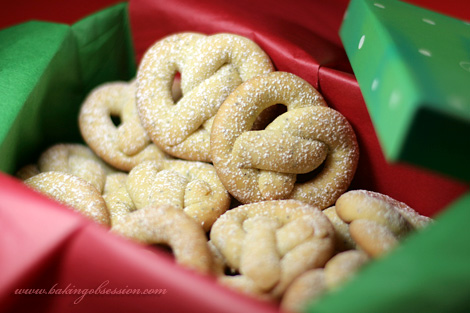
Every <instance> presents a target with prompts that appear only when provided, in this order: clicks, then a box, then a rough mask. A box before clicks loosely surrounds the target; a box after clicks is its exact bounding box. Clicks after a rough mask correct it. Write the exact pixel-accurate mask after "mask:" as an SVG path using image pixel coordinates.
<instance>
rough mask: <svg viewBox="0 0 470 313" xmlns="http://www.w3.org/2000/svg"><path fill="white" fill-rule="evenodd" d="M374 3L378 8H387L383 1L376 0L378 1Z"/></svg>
mask: <svg viewBox="0 0 470 313" xmlns="http://www.w3.org/2000/svg"><path fill="white" fill-rule="evenodd" d="M374 5H375V6H376V7H378V8H381V9H385V6H384V5H383V4H382V3H378V2H376V3H374Z"/></svg>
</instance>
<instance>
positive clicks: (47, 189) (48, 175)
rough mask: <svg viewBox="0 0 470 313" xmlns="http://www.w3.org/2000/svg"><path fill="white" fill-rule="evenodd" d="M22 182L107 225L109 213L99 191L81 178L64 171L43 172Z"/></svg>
mask: <svg viewBox="0 0 470 313" xmlns="http://www.w3.org/2000/svg"><path fill="white" fill-rule="evenodd" d="M24 183H25V184H26V185H27V186H29V187H31V188H33V189H35V190H36V191H38V192H40V193H42V194H44V195H46V196H48V197H49V198H52V199H54V200H56V201H58V202H60V203H62V204H65V205H67V206H68V207H70V208H72V209H74V210H75V211H77V212H80V213H82V214H83V215H85V216H86V217H88V218H90V219H92V220H93V221H95V222H97V223H99V224H102V225H105V226H109V224H110V220H109V213H108V210H107V208H106V203H105V201H104V200H103V197H102V196H101V193H100V192H98V190H97V189H96V188H95V187H93V186H92V185H91V184H90V183H88V182H86V181H85V180H83V179H82V178H79V177H77V176H74V175H70V174H67V173H64V172H55V171H50V172H43V173H40V174H38V175H36V176H33V177H31V178H28V179H27V180H25V181H24Z"/></svg>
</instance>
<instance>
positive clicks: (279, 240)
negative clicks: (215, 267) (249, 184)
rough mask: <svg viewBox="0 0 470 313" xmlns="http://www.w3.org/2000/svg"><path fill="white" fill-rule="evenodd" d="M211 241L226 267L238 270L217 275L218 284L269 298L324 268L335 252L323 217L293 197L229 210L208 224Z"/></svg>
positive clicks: (318, 211) (314, 208) (332, 240)
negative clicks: (229, 274)
mask: <svg viewBox="0 0 470 313" xmlns="http://www.w3.org/2000/svg"><path fill="white" fill-rule="evenodd" d="M210 240H211V242H212V243H213V245H214V246H215V247H216V248H217V250H218V251H219V252H220V254H221V255H222V256H223V258H224V259H225V263H226V265H227V266H228V267H229V268H230V269H232V270H235V271H238V272H239V273H240V276H222V277H221V278H220V281H221V282H222V283H224V284H228V285H230V286H233V287H234V288H237V286H238V288H241V289H242V290H241V291H244V292H251V293H254V294H256V295H258V296H260V295H264V296H267V295H269V297H271V298H277V297H280V296H281V295H282V294H283V292H284V290H285V289H286V288H287V286H288V285H289V284H290V283H291V281H292V280H293V279H294V278H296V277H297V276H298V275H300V274H301V273H303V272H305V271H307V270H309V269H312V268H317V267H321V266H323V265H324V264H325V262H326V261H327V260H328V259H329V258H330V257H331V256H332V254H333V251H334V230H333V226H332V225H331V223H330V222H329V220H328V218H327V217H326V216H325V215H324V214H323V213H322V212H321V211H320V210H319V209H318V208H316V207H313V206H311V205H308V204H306V203H303V202H301V201H297V200H273V201H263V202H257V203H251V204H246V205H242V206H238V207H236V208H234V209H232V210H229V211H227V212H225V213H224V214H223V215H222V216H221V217H220V218H219V219H218V220H217V221H216V222H215V223H214V225H213V226H212V229H211V233H210ZM232 282H233V284H232ZM243 286H248V288H247V289H248V290H247V289H245V287H243Z"/></svg>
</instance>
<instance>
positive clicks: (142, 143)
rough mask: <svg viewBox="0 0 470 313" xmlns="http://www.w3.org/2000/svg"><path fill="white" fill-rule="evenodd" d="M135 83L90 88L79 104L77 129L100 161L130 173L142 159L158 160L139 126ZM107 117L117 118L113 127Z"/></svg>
mask: <svg viewBox="0 0 470 313" xmlns="http://www.w3.org/2000/svg"><path fill="white" fill-rule="evenodd" d="M135 90H136V87H135V82H130V83H127V82H111V83H105V84H102V85H100V86H98V87H97V88H95V89H93V90H92V91H91V92H90V94H89V95H88V97H87V98H86V99H85V101H84V102H83V104H82V107H81V109H80V114H79V126H80V131H81V133H82V136H83V139H84V140H85V141H86V143H87V144H88V145H89V146H90V148H91V149H92V150H93V151H94V152H95V153H96V154H97V155H98V156H100V157H101V158H102V159H103V160H105V161H106V162H107V163H109V164H111V165H112V166H114V167H115V168H117V169H120V170H123V171H130V170H131V169H132V168H133V167H134V166H135V165H137V164H139V163H140V162H142V161H145V160H162V159H164V158H165V154H164V153H163V152H162V151H161V150H160V149H159V148H157V147H156V146H155V145H154V144H153V143H151V142H150V139H149V137H148V135H147V133H146V132H145V130H144V128H143V127H142V125H141V124H140V120H139V117H138V115H137V109H136V106H135V105H136V104H135ZM111 116H119V117H120V118H121V124H120V125H119V126H118V127H116V126H115V125H114V123H113V121H112V119H111Z"/></svg>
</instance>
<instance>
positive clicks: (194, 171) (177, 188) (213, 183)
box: [126, 160, 230, 231]
mask: <svg viewBox="0 0 470 313" xmlns="http://www.w3.org/2000/svg"><path fill="white" fill-rule="evenodd" d="M126 186H127V191H128V192H129V195H130V197H131V199H132V200H133V202H134V205H135V207H136V208H137V209H141V208H144V207H147V206H154V205H160V204H170V205H172V206H173V207H175V208H178V209H180V210H183V211H184V212H185V213H186V214H187V215H188V216H190V217H191V218H193V219H194V220H195V221H196V222H197V223H198V224H200V225H201V226H202V228H203V229H204V230H205V231H209V229H210V228H211V226H212V224H213V223H214V221H215V220H216V219H217V218H218V217H219V216H220V215H222V214H223V213H224V212H225V211H226V210H228V208H229V206H230V196H229V194H228V192H227V190H225V188H224V186H223V185H222V183H221V182H220V180H219V178H218V177H217V174H216V172H215V169H214V167H213V166H212V165H211V164H208V163H203V162H196V161H185V160H168V161H165V162H163V163H156V162H152V161H146V162H142V163H141V164H139V165H137V166H136V167H135V168H133V169H132V170H131V172H130V173H129V176H128V178H127V181H126Z"/></svg>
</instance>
